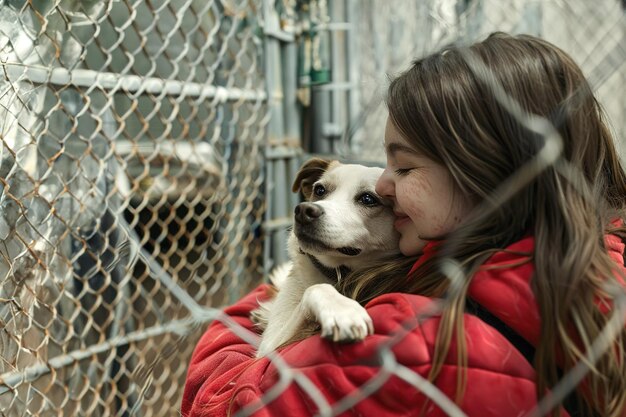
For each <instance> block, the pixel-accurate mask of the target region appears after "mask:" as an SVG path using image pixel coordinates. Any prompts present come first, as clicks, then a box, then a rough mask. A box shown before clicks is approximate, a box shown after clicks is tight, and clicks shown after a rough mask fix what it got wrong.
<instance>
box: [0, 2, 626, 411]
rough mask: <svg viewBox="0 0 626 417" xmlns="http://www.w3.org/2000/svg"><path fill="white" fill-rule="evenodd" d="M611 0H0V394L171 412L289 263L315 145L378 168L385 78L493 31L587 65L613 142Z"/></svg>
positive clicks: (625, 130) (617, 113)
mask: <svg viewBox="0 0 626 417" xmlns="http://www.w3.org/2000/svg"><path fill="white" fill-rule="evenodd" d="M625 7H626V4H625V2H624V1H623V0H621V1H620V0H595V1H589V0H568V1H565V0H537V1H525V0H411V1H410V0H249V1H241V0H222V1H218V0H214V1H212V0H149V1H140V0H108V1H98V0H85V1H80V0H54V1H52V0H28V1H27V0H3V1H1V2H0V65H1V69H2V74H1V76H0V140H1V141H2V147H1V149H0V181H1V183H2V187H3V188H2V190H1V194H0V412H2V413H3V415H9V416H13V415H15V416H31V415H32V416H40V415H50V416H52V415H54V416H57V415H63V416H77V415H80V416H83V415H87V416H130V415H133V416H172V415H177V414H178V409H179V406H180V399H181V395H182V389H183V384H184V378H185V374H186V365H187V362H188V361H189V358H190V355H191V353H192V351H193V348H194V346H195V343H196V342H197V340H198V337H199V336H200V335H201V334H202V332H203V330H204V329H205V328H206V325H207V324H208V323H209V322H210V321H211V320H212V319H213V318H215V315H216V314H217V311H218V310H217V309H218V308H219V307H221V306H224V305H227V304H229V303H232V302H233V301H235V300H237V299H238V298H239V297H240V296H242V295H243V294H244V293H246V292H247V291H248V290H250V289H251V288H253V287H254V286H256V285H257V284H258V283H260V282H262V281H263V280H264V277H265V276H266V274H267V272H268V271H269V270H271V269H272V268H273V267H274V266H276V265H277V264H280V263H282V262H284V261H285V260H286V257H287V254H286V251H285V241H286V237H287V228H288V227H289V225H290V224H291V213H292V212H293V208H294V206H295V204H297V203H298V196H297V195H295V194H292V193H291V191H290V185H291V182H292V180H293V177H294V175H295V173H296V171H297V169H298V167H299V166H300V164H301V163H302V162H303V160H305V159H306V158H308V157H309V156H311V155H323V156H327V157H332V158H339V159H342V160H346V161H356V162H363V163H367V164H382V163H383V162H384V159H383V158H384V155H383V152H382V146H381V143H382V139H383V131H384V124H385V120H386V110H385V106H384V104H383V98H384V92H385V90H386V86H387V83H388V80H389V77H390V76H391V77H392V76H393V75H394V74H396V73H398V72H399V71H401V70H403V69H405V68H407V66H408V65H409V63H410V62H411V61H412V60H413V59H415V58H419V57H421V56H423V55H425V54H428V53H430V52H433V51H435V50H437V49H438V48H440V47H442V46H444V45H446V44H448V43H451V42H461V43H469V42H472V41H476V40H480V39H482V38H484V37H485V36H486V35H487V34H489V33H490V32H492V31H495V30H499V31H506V32H511V33H528V34H533V35H538V36H541V37H544V38H545V39H547V40H549V41H551V42H553V43H555V44H557V45H558V46H560V47H561V48H563V49H564V50H565V51H567V52H568V53H569V54H571V55H572V56H573V57H574V58H575V60H576V61H577V62H578V63H579V64H580V65H581V66H582V68H583V70H584V72H585V73H586V75H587V76H588V78H589V80H590V81H591V83H592V86H593V88H594V90H595V91H596V93H597V96H598V98H599V100H600V102H601V103H602V105H603V106H604V107H605V109H606V111H607V113H608V115H609V117H610V121H611V124H612V128H613V130H614V133H615V135H616V138H617V141H618V147H619V149H620V153H621V155H622V156H623V157H626V143H625V139H624V138H625V136H626V118H625V117H624V116H625V115H626V94H625V93H626V15H625V10H624V9H625Z"/></svg>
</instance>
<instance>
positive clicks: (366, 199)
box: [358, 193, 379, 206]
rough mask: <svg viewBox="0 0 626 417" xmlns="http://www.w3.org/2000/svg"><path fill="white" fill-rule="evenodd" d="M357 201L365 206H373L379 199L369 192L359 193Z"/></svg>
mask: <svg viewBox="0 0 626 417" xmlns="http://www.w3.org/2000/svg"><path fill="white" fill-rule="evenodd" d="M358 201H359V203H361V204H364V205H366V206H375V205H378V204H379V201H378V199H377V198H376V197H374V196H373V195H371V194H368V193H365V194H361V196H360V197H359V199H358Z"/></svg>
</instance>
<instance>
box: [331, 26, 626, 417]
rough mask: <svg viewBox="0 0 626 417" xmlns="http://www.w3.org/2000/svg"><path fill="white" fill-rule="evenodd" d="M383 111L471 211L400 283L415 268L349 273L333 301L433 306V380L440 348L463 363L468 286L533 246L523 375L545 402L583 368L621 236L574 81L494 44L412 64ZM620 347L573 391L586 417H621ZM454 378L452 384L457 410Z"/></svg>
mask: <svg viewBox="0 0 626 417" xmlns="http://www.w3.org/2000/svg"><path fill="white" fill-rule="evenodd" d="M387 107H388V109H389V117H390V120H391V122H392V123H393V124H394V125H395V127H396V128H397V129H398V130H399V132H401V134H402V135H403V137H404V138H405V139H406V140H407V141H408V142H409V143H410V144H412V146H414V147H415V148H416V150H418V151H419V152H420V153H422V154H423V155H425V156H427V157H428V158H430V159H432V160H433V161H436V162H439V163H441V164H442V165H444V166H446V167H447V168H448V170H449V171H450V173H451V175H452V177H453V178H454V181H455V184H456V186H457V187H458V189H459V190H460V192H461V193H463V194H464V195H465V196H466V197H468V198H471V199H472V200H473V201H475V202H476V204H477V207H479V208H478V209H477V210H474V212H473V213H472V215H470V216H469V218H468V219H467V221H465V222H464V223H463V224H462V225H461V226H460V227H459V228H458V229H457V230H455V231H454V232H452V233H450V234H449V235H448V236H444V237H442V238H443V239H442V242H443V244H442V245H441V247H440V250H439V251H438V252H437V254H436V255H435V256H434V257H432V258H429V259H428V260H427V261H425V262H424V263H423V264H422V265H421V266H420V267H419V268H418V269H417V270H416V271H414V273H413V274H412V276H411V277H410V279H408V280H407V279H406V278H405V277H406V274H407V273H408V271H409V269H410V267H411V265H412V263H413V262H414V261H415V259H407V258H397V259H393V260H391V259H390V260H389V263H387V264H386V265H381V266H380V267H377V268H369V269H367V270H362V271H355V273H354V274H352V275H351V276H349V277H347V278H346V279H344V281H343V282H342V283H341V288H340V290H341V291H342V292H344V293H345V294H347V295H349V296H352V297H353V298H355V299H357V300H359V301H361V302H365V301H367V300H369V299H371V298H373V297H375V296H376V295H379V294H381V293H384V292H392V291H401V292H409V293H415V294H422V295H428V296H435V297H445V303H444V306H445V307H444V309H443V311H442V315H441V321H440V327H439V331H438V339H437V343H436V348H435V355H434V358H433V367H432V371H431V374H430V379H431V380H434V379H436V377H437V375H438V373H439V371H440V370H441V367H442V365H443V362H444V359H445V357H446V355H447V353H448V351H449V349H450V344H451V343H452V342H451V341H452V340H455V341H456V343H457V351H458V352H459V354H458V355H459V357H458V360H459V361H460V363H461V364H463V363H465V361H466V359H467V358H466V351H465V338H464V335H463V329H464V327H463V313H464V311H465V301H466V296H467V290H468V287H469V282H470V280H471V277H472V276H473V275H474V273H475V272H476V271H477V270H478V268H479V267H480V265H481V264H482V263H484V262H485V260H486V259H487V258H488V257H489V256H490V255H492V254H493V253H494V252H495V251H498V250H502V249H503V248H505V247H507V246H508V245H510V244H511V243H513V242H515V241H517V240H519V239H520V238H522V237H523V236H525V235H528V234H531V235H533V236H534V239H535V247H534V253H533V254H532V258H533V262H534V265H535V272H534V276H533V280H532V283H533V290H534V293H535V296H536V299H537V303H538V306H539V312H540V314H541V318H542V322H541V338H540V342H539V345H538V346H537V347H536V354H535V363H534V367H535V369H536V371H537V395H538V398H540V397H543V396H544V395H545V394H546V392H547V391H548V390H550V389H551V388H552V387H554V386H555V384H556V383H557V382H558V380H559V376H558V375H559V368H558V365H557V357H558V358H562V362H561V363H562V366H563V368H564V369H563V370H564V371H565V372H567V371H568V370H569V369H571V368H572V367H573V366H574V365H576V364H577V363H578V362H580V361H584V355H585V354H586V353H588V352H589V351H590V349H591V344H592V343H593V342H594V340H596V338H598V337H599V336H600V335H601V333H602V331H603V329H604V328H605V327H606V326H607V324H608V323H609V321H610V320H611V314H603V313H601V312H600V311H599V309H598V307H597V306H596V303H595V302H594V298H595V297H602V298H603V299H606V300H608V303H609V304H611V305H613V304H614V301H616V297H614V296H613V295H612V294H609V293H608V292H607V291H606V290H605V286H604V285H605V284H606V283H607V281H611V280H613V279H614V276H615V275H614V274H615V273H616V272H615V264H614V262H613V261H612V260H611V259H610V257H609V255H608V254H607V250H606V248H605V244H604V235H605V233H608V232H611V233H615V234H618V235H621V236H622V238H623V237H624V236H626V233H625V229H624V227H623V226H621V225H617V226H616V225H615V223H612V221H614V220H615V219H624V218H625V211H626V174H625V173H624V169H623V167H622V165H621V163H620V161H619V158H618V156H617V152H616V150H615V145H614V143H613V139H612V137H611V134H610V131H609V129H608V128H607V125H606V123H605V121H604V116H603V112H602V109H601V107H600V105H599V104H598V102H597V101H596V99H595V98H594V96H593V93H592V90H591V88H590V86H589V85H588V83H587V81H586V80H585V77H584V76H583V73H582V71H581V70H580V69H579V67H578V66H577V65H576V64H575V63H574V61H573V60H572V59H571V58H570V57H569V56H568V55H567V54H566V53H564V52H563V51H562V50H560V49H558V48H557V47H555V46H554V45H552V44H550V43H548V42H546V41H544V40H541V39H538V38H535V37H531V36H526V35H522V36H515V37H513V36H509V35H506V34H503V33H494V34H492V35H491V36H489V37H488V38H487V39H486V40H484V41H482V42H480V43H476V44H474V45H471V46H468V47H460V46H453V47H448V48H445V49H444V50H443V51H441V52H439V53H436V54H433V55H430V56H427V57H425V58H423V59H420V60H417V61H415V62H414V63H413V65H412V66H411V67H410V68H409V69H408V70H407V71H406V72H404V73H402V74H401V75H399V76H398V77H396V78H395V79H394V80H393V81H392V82H391V84H390V87H389V91H388V97H387ZM546 121H547V122H549V123H545V122H546ZM609 227H612V229H611V230H609ZM445 260H448V261H449V260H453V261H455V262H456V265H458V266H459V267H460V269H461V270H462V272H463V274H462V275H463V276H464V277H465V278H463V279H462V280H461V281H460V282H454V281H453V280H451V279H449V278H448V277H447V276H446V275H445V274H444V273H443V272H442V265H443V262H444V261H445ZM402 275H404V277H403V276H402ZM451 283H452V284H454V285H451ZM614 309H615V310H617V307H615V308H614ZM614 313H615V312H614ZM621 314H622V315H623V312H622V313H621ZM455 332H456V334H455ZM455 336H456V337H455ZM625 345H626V331H625V330H624V325H623V323H622V324H621V328H619V329H618V330H617V332H616V336H615V339H614V342H613V343H612V344H611V345H610V346H611V348H609V349H607V350H606V351H605V352H604V353H603V354H602V355H601V356H600V357H599V358H598V359H597V361H596V362H595V364H589V366H590V367H591V372H589V373H588V374H587V376H586V377H585V384H584V386H585V389H584V390H581V389H580V387H579V388H577V390H578V393H579V394H580V395H578V397H579V398H584V406H585V408H586V409H587V413H590V412H591V411H590V410H594V411H595V412H597V413H599V414H600V415H602V416H619V415H623V414H622V413H624V411H625V410H626V356H625V350H624V347H625ZM464 378H465V376H464V374H463V373H461V374H460V375H459V378H458V386H457V400H459V398H461V396H462V391H463V389H464V383H465V382H464ZM544 411H548V410H544ZM553 412H554V411H553Z"/></svg>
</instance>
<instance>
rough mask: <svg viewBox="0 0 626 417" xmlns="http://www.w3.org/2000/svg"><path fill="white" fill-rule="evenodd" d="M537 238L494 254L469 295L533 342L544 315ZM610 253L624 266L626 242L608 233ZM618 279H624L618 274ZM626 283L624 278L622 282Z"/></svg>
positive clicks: (428, 251)
mask: <svg viewBox="0 0 626 417" xmlns="http://www.w3.org/2000/svg"><path fill="white" fill-rule="evenodd" d="M440 243H441V242H429V243H428V244H426V246H425V247H424V249H423V254H422V256H421V257H420V258H419V259H418V260H417V262H416V263H415V264H414V265H413V268H412V269H411V272H409V275H410V274H411V273H412V272H414V271H415V270H416V269H417V268H418V267H419V266H420V265H422V264H423V263H424V262H425V261H426V259H428V258H430V257H432V256H433V254H434V253H435V252H436V251H437V248H438V246H439V245H440ZM534 243H535V242H534V238H533V237H532V236H527V237H525V238H523V239H521V240H519V241H517V242H515V243H513V244H512V245H510V246H508V247H507V248H505V249H503V250H501V251H499V252H496V253H495V254H493V255H492V256H491V257H490V258H489V259H487V261H485V263H484V264H483V265H482V266H481V267H480V269H479V270H478V272H477V273H476V274H475V275H474V277H473V278H472V282H471V283H470V286H469V289H468V297H469V298H471V299H472V300H474V301H475V302H477V303H479V304H480V305H481V306H482V307H484V308H485V309H486V310H488V311H489V312H490V313H491V314H493V315H494V316H496V317H497V318H498V319H500V320H501V321H502V322H504V323H505V324H506V325H507V326H509V327H510V328H511V329H513V330H514V331H515V332H517V333H518V334H519V335H520V336H522V337H523V338H524V339H525V340H527V341H528V342H530V343H531V344H532V345H534V346H537V345H538V343H539V336H540V329H541V317H540V315H539V306H538V304H537V301H536V299H535V295H534V293H533V291H532V286H531V279H532V276H533V274H534V265H533V262H532V254H533V252H534V246H535V244H534ZM605 245H606V248H607V251H608V254H609V256H611V258H612V259H614V260H615V262H616V263H617V264H618V265H622V267H621V268H622V270H623V271H624V272H626V268H624V267H623V265H624V250H625V245H624V242H622V240H621V239H620V238H619V237H618V236H616V235H612V234H607V235H606V236H605ZM617 279H619V280H621V277H620V276H619V275H618V277H617ZM624 284H625V283H624V282H623V281H622V285H624Z"/></svg>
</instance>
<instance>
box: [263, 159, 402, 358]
mask: <svg viewBox="0 0 626 417" xmlns="http://www.w3.org/2000/svg"><path fill="white" fill-rule="evenodd" d="M382 171H383V170H382V169H381V168H370V167H365V166H362V165H346V164H341V163H339V162H337V161H332V162H331V161H326V160H322V159H311V160H309V161H308V162H306V163H305V164H304V165H303V166H302V168H301V169H300V171H299V172H298V175H297V177H296V180H295V182H294V184H293V191H294V192H298V191H299V190H302V193H303V195H304V196H305V198H306V200H307V201H306V202H303V203H300V204H298V205H297V206H296V208H295V212H294V220H295V221H294V227H293V229H292V232H291V234H290V236H289V241H288V249H289V254H290V256H291V264H290V267H289V268H288V269H287V271H286V272H285V274H286V276H285V279H284V280H282V281H281V282H280V283H278V285H277V286H278V294H277V296H276V297H275V298H274V299H273V300H271V301H268V302H265V303H263V304H262V305H261V307H260V308H259V309H257V310H255V311H254V312H253V313H252V314H253V319H254V320H255V321H256V322H257V323H258V324H259V325H260V326H261V327H265V330H264V332H263V336H262V339H261V344H260V345H259V349H258V352H257V357H262V356H266V355H267V354H268V353H269V352H271V351H273V350H275V349H276V348H278V347H280V346H282V345H284V344H285V343H287V342H289V341H291V340H293V339H295V338H297V336H298V334H299V333H300V332H301V331H302V329H304V328H306V326H307V323H309V322H310V321H314V322H317V323H319V324H320V325H321V335H322V337H326V338H329V339H332V340H333V341H336V342H339V341H359V340H363V339H364V338H365V336H367V335H369V334H372V333H373V331H374V329H373V326H372V321H371V319H370V317H369V315H368V314H367V312H366V311H365V309H364V308H363V307H362V306H361V305H360V304H359V303H357V302H356V301H354V300H352V299H350V298H347V297H345V296H343V295H341V294H340V293H339V292H338V291H337V290H336V289H335V287H334V285H335V284H336V283H337V281H338V280H340V279H341V278H342V276H345V274H347V273H348V272H349V271H350V270H351V269H353V268H355V267H357V266H363V265H364V264H367V263H369V262H375V261H376V260H377V259H380V258H382V257H383V256H386V255H389V254H391V253H397V252H398V239H399V235H398V233H397V232H396V231H395V230H394V227H393V221H394V215H393V212H392V207H391V205H390V203H389V202H387V201H385V200H383V199H382V198H381V197H380V196H379V195H377V194H376V191H375V190H374V188H375V185H376V181H377V180H378V177H379V176H380V175H381V173H382Z"/></svg>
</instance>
